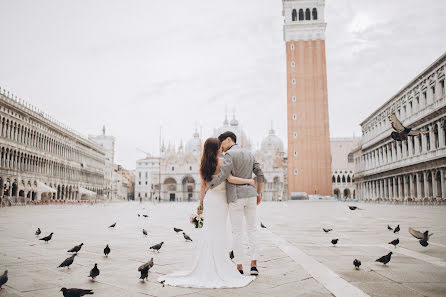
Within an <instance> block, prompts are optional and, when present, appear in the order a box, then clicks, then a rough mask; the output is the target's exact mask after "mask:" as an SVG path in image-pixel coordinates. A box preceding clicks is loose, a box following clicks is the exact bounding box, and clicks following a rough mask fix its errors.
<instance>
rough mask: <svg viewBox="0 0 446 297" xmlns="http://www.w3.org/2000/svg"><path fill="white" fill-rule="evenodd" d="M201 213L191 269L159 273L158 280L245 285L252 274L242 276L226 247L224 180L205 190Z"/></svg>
mask: <svg viewBox="0 0 446 297" xmlns="http://www.w3.org/2000/svg"><path fill="white" fill-rule="evenodd" d="M203 216H204V224H203V228H202V230H201V238H200V240H199V241H198V243H197V247H196V255H195V260H194V264H193V265H192V268H191V270H189V271H177V272H174V273H171V274H168V275H165V276H160V277H159V278H158V281H163V280H164V281H165V284H167V285H170V286H178V287H190V288H238V287H244V286H246V285H248V284H249V283H250V282H251V281H253V280H254V279H255V277H254V276H244V275H241V274H240V272H238V270H237V267H236V265H235V264H234V263H232V261H231V260H230V259H229V253H228V252H227V251H226V249H225V247H226V242H225V239H226V225H227V217H228V203H227V200H226V184H225V183H221V184H220V185H219V186H217V187H215V188H214V189H210V190H208V191H207V193H206V196H205V198H204V202H203Z"/></svg>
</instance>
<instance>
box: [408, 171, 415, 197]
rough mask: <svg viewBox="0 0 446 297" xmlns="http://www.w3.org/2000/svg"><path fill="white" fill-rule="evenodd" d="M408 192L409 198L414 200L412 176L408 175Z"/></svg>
mask: <svg viewBox="0 0 446 297" xmlns="http://www.w3.org/2000/svg"><path fill="white" fill-rule="evenodd" d="M409 191H410V198H412V199H414V198H415V185H414V181H413V174H412V173H411V174H409Z"/></svg>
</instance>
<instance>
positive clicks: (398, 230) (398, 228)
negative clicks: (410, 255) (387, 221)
mask: <svg viewBox="0 0 446 297" xmlns="http://www.w3.org/2000/svg"><path fill="white" fill-rule="evenodd" d="M400 230H401V229H400V225H398V226H396V228H395V230H393V233H398V232H400Z"/></svg>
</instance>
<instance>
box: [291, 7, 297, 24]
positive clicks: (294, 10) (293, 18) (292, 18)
mask: <svg viewBox="0 0 446 297" xmlns="http://www.w3.org/2000/svg"><path fill="white" fill-rule="evenodd" d="M291 21H293V22H295V21H297V11H296V9H293V11H292V12H291Z"/></svg>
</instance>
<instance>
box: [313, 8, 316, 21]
mask: <svg viewBox="0 0 446 297" xmlns="http://www.w3.org/2000/svg"><path fill="white" fill-rule="evenodd" d="M313 20H317V9H316V8H313Z"/></svg>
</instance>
